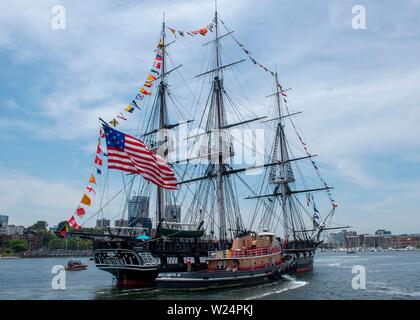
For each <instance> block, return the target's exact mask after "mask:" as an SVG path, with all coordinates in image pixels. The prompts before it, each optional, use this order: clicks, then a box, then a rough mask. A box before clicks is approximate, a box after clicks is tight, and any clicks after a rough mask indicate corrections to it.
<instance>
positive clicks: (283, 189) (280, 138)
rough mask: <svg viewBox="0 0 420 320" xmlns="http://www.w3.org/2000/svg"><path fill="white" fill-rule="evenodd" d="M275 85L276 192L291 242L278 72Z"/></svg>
mask: <svg viewBox="0 0 420 320" xmlns="http://www.w3.org/2000/svg"><path fill="white" fill-rule="evenodd" d="M274 78H275V82H276V83H275V85H276V102H277V109H278V110H277V111H278V117H279V122H278V124H277V131H276V134H277V137H276V138H277V139H278V142H279V144H280V153H279V159H278V160H279V162H280V180H278V181H276V182H277V183H279V186H278V187H279V188H280V190H276V192H279V191H280V194H281V195H280V198H281V207H282V213H283V223H284V239H285V240H286V241H287V240H289V236H290V235H289V223H288V214H287V206H286V198H287V187H288V183H289V181H288V177H287V173H286V170H285V163H286V160H288V159H287V152H286V143H285V142H286V141H285V137H284V129H283V116H282V111H281V102H280V94H281V91H280V90H279V89H280V85H279V80H278V75H277V72H276V73H275V77H274ZM276 143H277V141H276ZM278 187H276V189H278Z"/></svg>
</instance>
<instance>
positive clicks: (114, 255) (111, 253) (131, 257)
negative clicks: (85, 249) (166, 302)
mask: <svg viewBox="0 0 420 320" xmlns="http://www.w3.org/2000/svg"><path fill="white" fill-rule="evenodd" d="M120 247H121V246H120ZM93 255H94V260H95V264H96V267H97V268H98V269H100V270H103V271H106V272H109V273H111V274H112V275H113V276H114V278H115V279H116V285H117V287H125V288H130V287H148V286H153V285H154V282H155V279H156V277H157V276H158V273H159V265H158V264H157V263H151V262H150V261H149V260H148V259H147V257H148V256H149V253H148V252H147V251H145V250H144V249H143V248H135V247H133V248H118V247H115V248H107V249H102V248H95V249H94V251H93Z"/></svg>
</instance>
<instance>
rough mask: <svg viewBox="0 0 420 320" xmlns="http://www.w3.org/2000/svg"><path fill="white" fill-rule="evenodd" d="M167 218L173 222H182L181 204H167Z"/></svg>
mask: <svg viewBox="0 0 420 320" xmlns="http://www.w3.org/2000/svg"><path fill="white" fill-rule="evenodd" d="M165 220H166V221H171V222H181V206H180V205H167V206H166V208H165Z"/></svg>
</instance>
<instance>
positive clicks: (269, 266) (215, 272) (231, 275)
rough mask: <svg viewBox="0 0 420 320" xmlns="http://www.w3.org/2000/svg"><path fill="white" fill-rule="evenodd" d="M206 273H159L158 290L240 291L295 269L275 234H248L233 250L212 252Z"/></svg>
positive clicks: (195, 271) (277, 277)
mask: <svg viewBox="0 0 420 320" xmlns="http://www.w3.org/2000/svg"><path fill="white" fill-rule="evenodd" d="M206 262H207V270H194V271H193V270H192V268H191V267H189V269H190V270H189V271H187V272H177V273H168V272H165V273H160V274H159V276H158V278H157V279H156V285H157V287H158V288H163V289H178V290H179V289H185V290H205V289H214V288H223V287H237V286H244V285H249V284H255V283H260V282H265V281H270V280H277V279H279V278H280V275H281V274H283V273H286V272H289V271H290V270H291V269H292V268H293V264H294V260H293V259H292V258H291V256H288V255H287V256H284V255H283V254H282V251H281V247H280V245H279V243H278V242H277V239H276V236H275V234H274V233H253V232H249V233H247V234H245V235H243V236H240V237H238V238H236V239H234V240H233V244H232V247H231V249H229V250H224V251H214V252H209V257H208V259H207V261H206Z"/></svg>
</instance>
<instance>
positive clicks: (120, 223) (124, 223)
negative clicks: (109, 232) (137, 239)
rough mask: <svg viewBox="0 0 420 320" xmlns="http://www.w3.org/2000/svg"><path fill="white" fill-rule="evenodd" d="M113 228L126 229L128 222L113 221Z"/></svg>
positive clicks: (121, 220) (122, 220)
mask: <svg viewBox="0 0 420 320" xmlns="http://www.w3.org/2000/svg"><path fill="white" fill-rule="evenodd" d="M114 226H115V227H116V228H121V227H128V220H124V219H118V220H115V221H114Z"/></svg>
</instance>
